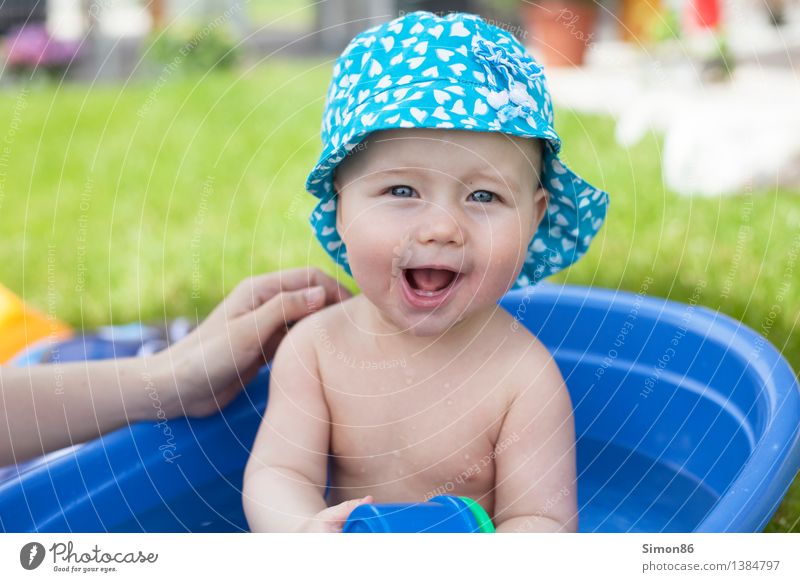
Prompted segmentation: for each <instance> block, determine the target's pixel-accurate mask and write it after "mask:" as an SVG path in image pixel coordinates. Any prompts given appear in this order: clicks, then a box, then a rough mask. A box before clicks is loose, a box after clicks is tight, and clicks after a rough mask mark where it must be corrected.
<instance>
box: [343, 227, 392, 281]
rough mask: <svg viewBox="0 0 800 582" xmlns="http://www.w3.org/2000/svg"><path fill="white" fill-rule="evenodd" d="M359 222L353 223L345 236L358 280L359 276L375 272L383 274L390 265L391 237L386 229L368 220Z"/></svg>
mask: <svg viewBox="0 0 800 582" xmlns="http://www.w3.org/2000/svg"><path fill="white" fill-rule="evenodd" d="M359 223H360V224H354V225H353V226H352V227H351V228H350V229H349V232H348V233H347V236H346V237H345V242H346V246H347V258H348V261H349V263H350V268H351V270H352V271H353V276H354V277H355V278H356V280H359V279H360V278H361V277H370V276H373V277H374V276H375V274H377V273H380V274H381V275H383V272H384V270H388V269H389V268H390V267H391V261H392V252H393V251H392V248H393V242H392V239H391V237H390V236H389V235H387V232H386V229H381V228H378V226H377V225H375V224H368V221H359ZM359 284H360V282H359Z"/></svg>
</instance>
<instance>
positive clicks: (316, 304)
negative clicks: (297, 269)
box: [231, 287, 326, 351]
mask: <svg viewBox="0 0 800 582" xmlns="http://www.w3.org/2000/svg"><path fill="white" fill-rule="evenodd" d="M325 302H326V296H325V290H324V289H323V288H322V287H309V288H306V289H300V290H298V291H283V292H281V293H278V294H277V295H276V296H275V297H273V298H272V299H270V300H269V301H267V302H266V303H264V305H262V306H260V307H259V308H258V309H256V310H255V311H253V312H251V313H246V314H244V315H242V316H241V317H239V318H238V319H236V320H235V321H234V322H233V325H232V327H233V329H232V332H233V334H232V336H231V338H232V339H233V340H234V341H236V342H237V343H238V342H239V341H241V342H244V343H245V344H246V347H249V348H250V350H247V351H251V350H253V349H255V348H256V347H258V349H259V350H262V348H263V346H264V345H265V344H268V343H269V342H270V340H271V338H272V337H273V335H274V334H275V333H276V332H281V333H282V332H283V329H284V328H285V326H286V325H288V323H289V322H293V321H299V320H300V319H302V318H304V317H305V316H306V315H309V314H310V313H313V312H314V311H317V310H319V309H321V308H322V307H324V306H325ZM256 342H257V346H256Z"/></svg>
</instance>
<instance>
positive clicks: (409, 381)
mask: <svg viewBox="0 0 800 582" xmlns="http://www.w3.org/2000/svg"><path fill="white" fill-rule="evenodd" d="M413 381H414V380H413V379H411V378H406V384H411V383H412V382H413Z"/></svg>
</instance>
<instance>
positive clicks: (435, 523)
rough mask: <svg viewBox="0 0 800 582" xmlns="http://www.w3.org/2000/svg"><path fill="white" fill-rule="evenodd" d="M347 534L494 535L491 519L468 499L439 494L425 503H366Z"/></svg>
mask: <svg viewBox="0 0 800 582" xmlns="http://www.w3.org/2000/svg"><path fill="white" fill-rule="evenodd" d="M342 531H343V532H344V533H491V532H493V531H494V525H492V520H491V519H490V518H489V516H488V515H487V514H486V511H485V510H484V509H483V508H482V507H481V506H480V505H478V503H477V502H475V501H473V500H472V499H470V498H469V497H454V496H452V495H439V496H438V497H433V498H432V499H431V500H430V501H427V502H425V503H382V504H377V503H376V504H372V503H365V504H363V505H359V506H358V507H356V508H355V509H354V510H353V511H352V513H350V517H348V518H347V521H346V522H345V524H344V527H343V528H342Z"/></svg>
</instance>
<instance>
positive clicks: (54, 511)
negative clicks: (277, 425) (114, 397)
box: [0, 284, 800, 532]
mask: <svg viewBox="0 0 800 582" xmlns="http://www.w3.org/2000/svg"><path fill="white" fill-rule="evenodd" d="M526 293H527V294H526ZM501 305H502V306H503V307H505V308H506V309H507V310H508V311H509V312H510V313H512V314H514V315H516V316H518V317H519V318H520V321H521V322H522V323H523V324H524V325H526V326H527V327H529V328H530V329H531V330H532V331H534V333H536V334H537V335H538V336H539V337H540V338H541V340H542V341H543V342H544V343H545V344H546V345H547V346H548V347H549V348H550V349H551V351H553V353H554V355H555V357H556V360H557V361H558V364H559V366H560V368H561V371H562V374H563V375H564V377H565V379H566V381H567V385H568V386H569V389H570V393H571V395H572V399H573V404H574V407H575V420H576V430H577V433H578V455H577V456H578V472H579V483H578V501H579V505H580V529H581V531H603V532H612V531H613V532H626V531H637V532H660V531H672V532H681V531H698V532H720V531H744V532H746V531H760V530H762V529H763V528H764V526H765V525H766V523H767V522H768V520H769V518H770V517H771V516H772V514H773V513H774V512H775V510H776V509H777V507H778V504H779V503H780V501H781V499H782V497H783V495H784V494H785V492H786V490H787V488H788V487H789V485H790V483H791V481H792V479H793V478H794V476H795V474H796V473H797V471H798V467H800V446H799V441H798V435H799V432H800V392H799V391H798V384H797V380H796V377H795V375H794V373H793V372H792V370H791V369H790V367H789V366H788V364H787V363H786V362H785V360H784V359H783V358H782V357H781V356H780V354H779V353H778V352H777V351H776V350H775V349H774V348H773V347H772V346H771V345H770V344H769V343H768V342H766V341H765V340H764V339H763V338H762V337H761V336H759V335H758V334H756V333H755V332H753V331H752V330H750V329H748V328H746V327H744V326H743V325H742V324H740V323H739V322H737V321H734V320H732V319H730V318H728V317H726V316H724V315H720V314H718V313H715V312H713V311H709V310H707V309H704V308H700V307H693V306H689V305H683V304H677V303H671V302H668V301H664V300H661V299H655V298H646V297H641V296H637V295H632V294H629V293H622V292H614V291H608V290H601V289H593V288H583V287H571V286H565V287H562V286H556V285H548V284H542V285H540V286H538V287H536V288H534V289H533V290H531V291H519V292H512V293H510V294H509V295H508V296H506V297H505V298H504V299H503V301H502V302H501ZM267 381H268V374H267V371H266V370H265V371H262V373H261V374H260V375H259V377H258V378H257V379H256V380H255V381H254V382H253V383H252V384H251V385H250V386H249V388H248V389H247V391H246V392H245V393H243V394H242V396H241V397H240V398H238V399H237V400H236V401H235V402H234V403H233V404H232V405H231V406H230V407H228V409H227V410H225V412H224V413H223V414H220V415H218V416H216V417H213V418H210V419H203V420H191V421H189V420H186V419H178V420H173V421H170V422H169V430H170V431H171V433H169V434H166V433H165V431H164V429H163V425H162V426H161V427H159V426H158V425H155V424H153V423H141V424H137V425H134V426H131V427H128V428H125V429H121V430H119V431H117V432H115V433H113V434H110V435H108V436H106V437H105V438H102V439H99V440H96V441H93V442H91V443H88V444H86V445H84V446H81V447H79V448H77V449H76V450H73V451H70V452H68V453H66V454H64V455H62V456H60V457H58V458H55V459H48V460H46V461H44V462H42V463H39V464H38V465H37V466H34V467H33V468H30V469H28V470H27V471H25V472H24V473H23V474H21V475H20V476H19V477H18V478H14V479H12V480H10V481H7V482H5V483H4V484H2V485H0V529H2V530H4V531H9V532H12V531H13V532H23V531H42V532H64V531H75V532H93V531H110V532H128V531H150V532H169V531H241V530H245V529H246V528H247V525H246V522H245V519H244V514H243V511H242V504H241V493H240V492H241V485H242V473H243V470H244V466H245V462H246V459H247V456H248V451H249V448H250V446H251V444H252V441H253V439H254V437H255V432H256V429H257V426H258V423H259V420H260V417H261V414H262V412H263V410H264V407H265V405H266V400H267ZM166 451H169V453H167V452H166Z"/></svg>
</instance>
